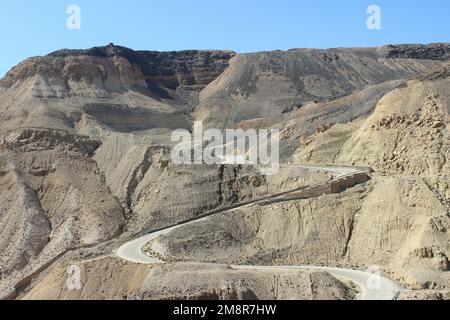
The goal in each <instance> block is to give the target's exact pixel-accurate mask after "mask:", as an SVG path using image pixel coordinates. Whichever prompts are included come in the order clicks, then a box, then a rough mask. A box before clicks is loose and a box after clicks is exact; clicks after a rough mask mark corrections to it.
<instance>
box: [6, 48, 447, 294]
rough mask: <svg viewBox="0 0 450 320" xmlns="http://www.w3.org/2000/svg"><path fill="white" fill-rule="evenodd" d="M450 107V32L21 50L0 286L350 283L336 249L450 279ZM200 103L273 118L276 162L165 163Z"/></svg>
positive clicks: (431, 278) (391, 270) (121, 288)
mask: <svg viewBox="0 0 450 320" xmlns="http://www.w3.org/2000/svg"><path fill="white" fill-rule="evenodd" d="M449 112H450V44H430V45H387V46H383V47H378V48H336V49H327V50H319V49H292V50H289V51H271V52H259V53H251V54H237V53H234V52H231V51H192V50H191V51H179V52H153V51H134V50H131V49H127V48H124V47H120V46H116V45H114V44H110V45H108V46H105V47H96V48H92V49H89V50H66V49H65V50H60V51H57V52H54V53H51V54H49V55H47V56H42V57H32V58H29V59H27V60H25V61H23V62H22V63H20V64H19V65H17V66H16V67H14V68H13V69H12V70H10V71H9V72H8V73H7V75H6V76H5V77H3V78H2V79H1V80H0V235H1V237H0V252H1V256H0V298H1V299H358V298H361V297H363V296H364V291H365V290H366V288H365V284H364V283H363V284H361V283H358V281H357V280H355V279H353V278H352V277H347V276H345V275H342V274H343V273H339V272H333V271H332V270H334V269H331V268H339V269H340V270H347V271H348V270H355V271H363V272H366V274H367V272H373V271H374V270H376V271H377V272H379V273H380V275H382V276H383V277H384V278H385V279H388V280H390V281H392V283H396V284H397V285H398V286H399V287H401V289H399V290H398V292H396V294H395V297H394V298H396V299H408V300H409V299H438V300H441V299H450V261H449V259H450V163H449V162H448V161H447V159H448V157H449V156H450V140H449V138H450V126H449V120H450V117H449ZM195 121H202V122H203V126H204V127H205V128H217V129H220V130H223V129H245V130H246V129H279V130H280V163H281V166H280V171H279V173H278V174H276V175H272V176H264V175H262V174H261V172H260V170H258V168H257V167H255V166H245V165H239V166H233V165H225V164H222V165H221V164H218V165H206V164H203V165H202V164H196V165H177V164H175V163H174V162H173V161H172V159H171V151H172V150H173V147H174V142H172V141H171V134H172V132H173V130H175V129H188V130H192V128H193V124H194V122H195ZM167 228H171V229H167ZM161 231H164V232H161ZM146 235H153V236H149V237H147V238H146ZM137 240H139V241H140V242H139V241H138V242H133V241H137ZM141 242H142V243H141ZM133 244H137V245H136V246H134V245H133ZM121 248H124V249H123V250H122V251H121ZM133 256H138V257H140V258H139V259H142V261H141V260H139V259H134V258H133ZM237 266H239V267H237ZM277 266H280V268H276V267H277ZM281 266H289V267H296V266H297V267H300V266H302V268H301V269H300V268H292V269H289V268H281ZM308 266H310V268H309V269H308ZM247 267H248V268H247ZM252 267H254V268H252ZM256 267H257V268H256ZM316 267H323V268H328V269H317V268H316ZM73 270H76V271H77V272H78V274H77V275H78V276H79V277H78V278H79V279H78V280H79V285H80V286H79V287H78V286H76V288H73V287H71V286H70V285H69V284H70V283H71V282H70V281H72V280H73V276H74V274H73ZM330 270H331V271H330ZM389 298H392V297H389Z"/></svg>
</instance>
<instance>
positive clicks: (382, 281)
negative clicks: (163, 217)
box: [115, 165, 401, 300]
mask: <svg viewBox="0 0 450 320" xmlns="http://www.w3.org/2000/svg"><path fill="white" fill-rule="evenodd" d="M292 166H296V167H299V168H302V169H307V170H319V171H326V172H329V173H331V174H333V175H334V176H335V179H338V178H339V177H342V176H345V175H349V174H351V173H356V172H360V171H361V168H358V169H351V168H349V167H316V166H299V165H292ZM277 196H278V195H274V196H272V197H274V198H275V197H277ZM259 201H261V200H255V201H252V202H249V203H246V204H243V205H242V206H236V207H235V208H233V209H223V210H217V211H215V212H214V214H218V213H222V212H230V211H233V210H238V209H242V208H244V207H247V206H250V205H252V204H254V203H258V202H259ZM210 217H211V215H209V216H206V217H201V218H199V219H196V220H192V221H189V222H186V223H181V224H179V225H176V226H172V227H169V228H166V229H163V230H160V231H156V232H153V233H150V234H148V235H145V236H142V237H140V238H138V239H135V240H132V241H130V242H127V243H125V244H124V245H122V246H121V247H120V248H119V249H117V251H116V252H115V254H116V255H117V256H118V257H120V258H122V259H124V260H126V261H130V262H133V263H140V264H158V263H164V261H161V260H159V259H158V258H155V257H149V256H147V255H146V254H144V253H143V251H142V248H143V247H144V246H145V245H146V244H147V243H148V242H150V241H152V240H154V239H156V238H157V237H159V236H161V235H166V234H168V233H170V232H171V231H173V230H175V229H177V228H180V227H182V226H186V225H189V224H193V223H197V222H200V221H202V220H206V219H209V218H210ZM232 267H233V268H234V269H238V270H239V269H240V270H242V269H252V270H261V271H264V270H266V271H269V270H274V271H275V270H323V271H326V272H328V273H330V274H331V275H333V276H335V277H338V278H342V279H347V280H350V281H352V282H353V283H355V284H357V285H358V286H359V287H360V294H359V296H358V298H359V299H361V300H393V299H395V298H396V296H397V295H398V293H399V292H400V290H401V288H400V287H399V286H398V285H397V284H396V283H395V282H393V281H391V280H389V279H387V278H384V277H382V276H379V275H376V274H374V273H370V272H365V271H359V270H350V269H342V268H331V267H318V266H232Z"/></svg>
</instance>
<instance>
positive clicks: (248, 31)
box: [0, 0, 450, 76]
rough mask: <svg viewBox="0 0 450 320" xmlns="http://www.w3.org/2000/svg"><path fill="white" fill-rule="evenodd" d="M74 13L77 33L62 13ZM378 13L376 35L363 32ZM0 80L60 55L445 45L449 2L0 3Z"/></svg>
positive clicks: (180, 0) (60, 0)
mask: <svg viewBox="0 0 450 320" xmlns="http://www.w3.org/2000/svg"><path fill="white" fill-rule="evenodd" d="M71 4H76V5H78V6H79V7H80V8H81V14H82V15H81V30H68V29H67V28H66V20H67V18H68V14H67V13H66V9H67V7H68V6H69V5H71ZM371 4H375V5H378V6H379V7H380V8H381V13H382V16H381V19H382V29H381V30H369V29H368V28H367V27H366V20H367V18H368V16H369V15H368V14H367V13H366V10H367V7H368V6H369V5H371ZM0 39H1V41H2V48H1V50H0V76H3V75H4V73H5V72H6V71H7V70H9V69H10V68H11V67H12V66H14V65H16V64H17V63H19V62H20V61H22V60H23V59H25V58H27V57H30V56H35V55H44V54H46V53H49V52H51V51H54V50H57V49H61V48H89V47H92V46H97V45H104V44H108V43H109V42H113V43H115V44H120V45H124V46H127V47H130V48H133V49H149V50H179V49H231V50H234V51H237V52H253V51H261V50H274V49H282V50H285V49H289V48H299V47H314V48H329V47H351V46H377V45H382V44H386V43H430V42H450V1H449V0H428V1H419V0H370V1H366V0H272V1H270V0H227V1H225V0H222V1H218V0H158V1H156V0H127V1H122V0H120V1H117V0H72V1H66V0H39V1H31V0H14V1H6V0H2V1H1V8H0Z"/></svg>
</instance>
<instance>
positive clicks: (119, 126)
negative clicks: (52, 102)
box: [83, 104, 190, 132]
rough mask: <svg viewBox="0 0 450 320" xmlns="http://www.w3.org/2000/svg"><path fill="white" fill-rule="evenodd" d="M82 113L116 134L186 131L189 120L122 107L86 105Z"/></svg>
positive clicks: (177, 116) (177, 113)
mask: <svg viewBox="0 0 450 320" xmlns="http://www.w3.org/2000/svg"><path fill="white" fill-rule="evenodd" d="M83 110H84V112H85V113H86V114H88V115H90V116H92V117H94V118H95V119H96V120H97V121H99V122H100V123H102V124H104V125H106V126H107V127H109V128H111V129H113V130H115V131H118V132H133V131H144V130H149V129H156V128H164V129H171V130H176V129H188V128H190V124H189V120H188V119H187V117H186V115H184V114H183V113H181V112H174V113H164V112H157V111H153V110H149V109H145V108H141V107H139V108H131V107H129V106H124V105H112V104H88V105H86V106H84V108H83Z"/></svg>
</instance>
